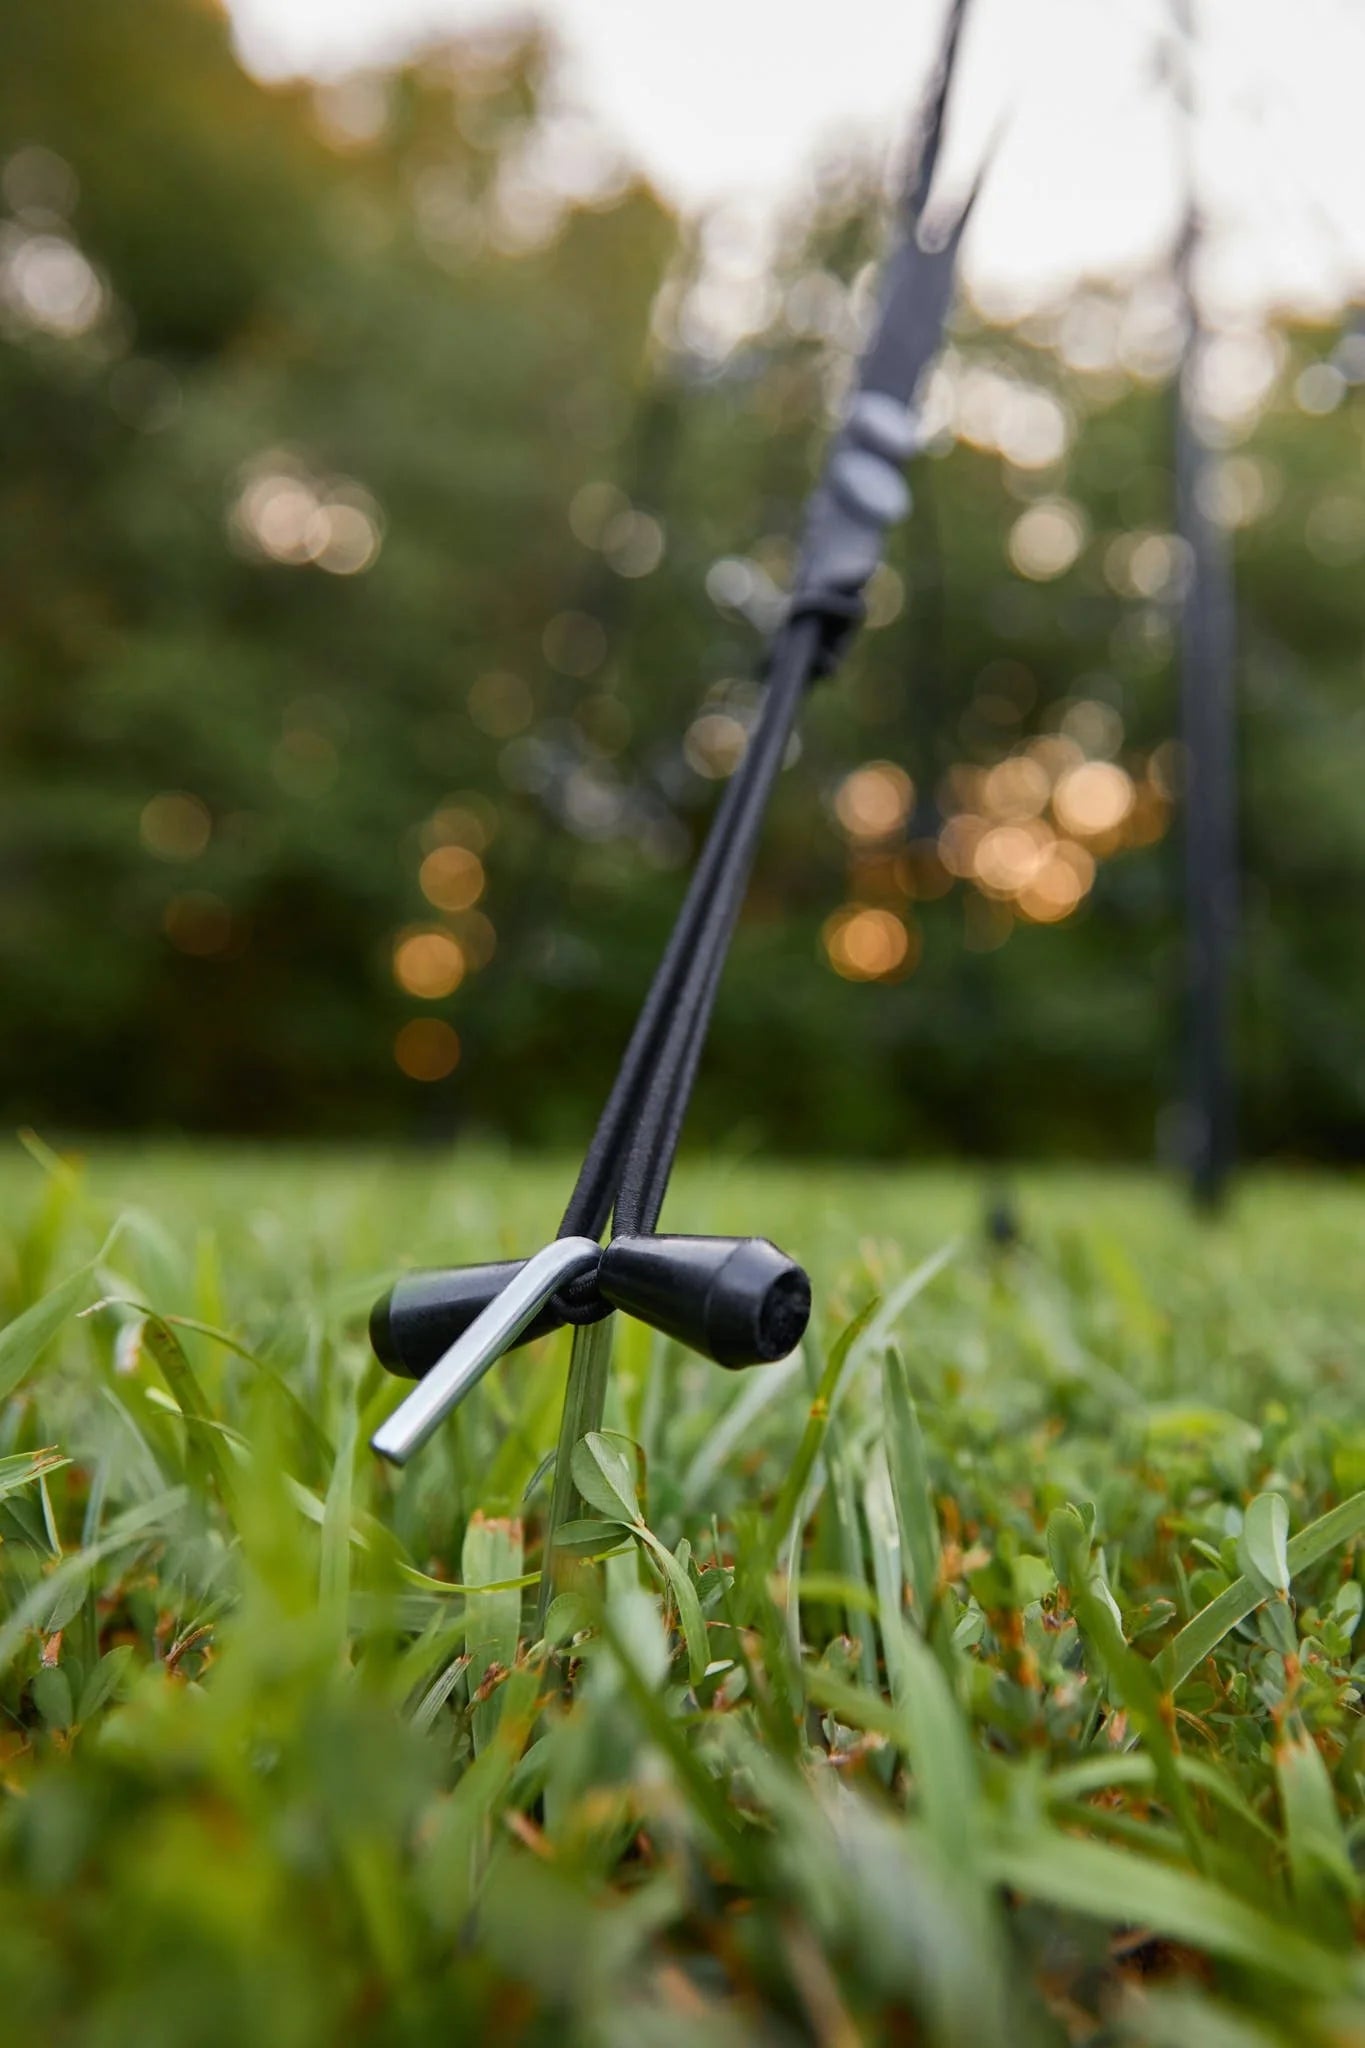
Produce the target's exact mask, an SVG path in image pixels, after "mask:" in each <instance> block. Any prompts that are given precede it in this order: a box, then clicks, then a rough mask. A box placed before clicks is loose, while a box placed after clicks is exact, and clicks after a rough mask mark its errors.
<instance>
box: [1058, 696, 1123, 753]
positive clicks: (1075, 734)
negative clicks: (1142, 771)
mask: <svg viewBox="0 0 1365 2048" xmlns="http://www.w3.org/2000/svg"><path fill="white" fill-rule="evenodd" d="M1062 732H1063V734H1064V736H1065V737H1066V738H1067V739H1069V740H1074V741H1075V742H1076V745H1077V746H1078V747H1079V748H1080V749H1081V752H1082V753H1083V754H1087V755H1088V756H1089V757H1090V759H1091V760H1092V761H1108V760H1112V759H1113V757H1114V755H1115V754H1117V752H1118V750H1119V748H1120V747H1121V746H1122V745H1123V720H1122V718H1121V717H1120V716H1119V714H1118V712H1117V711H1116V710H1115V709H1114V707H1113V705H1112V704H1102V703H1100V702H1099V700H1098V699H1097V698H1094V697H1082V698H1080V700H1079V701H1078V702H1077V703H1075V704H1073V705H1071V707H1070V708H1069V710H1068V711H1067V712H1066V715H1065V716H1064V718H1063V719H1062Z"/></svg>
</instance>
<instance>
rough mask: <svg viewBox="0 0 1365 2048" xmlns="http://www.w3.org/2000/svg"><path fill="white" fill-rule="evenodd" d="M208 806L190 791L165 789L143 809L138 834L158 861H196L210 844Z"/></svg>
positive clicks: (211, 826)
mask: <svg viewBox="0 0 1365 2048" xmlns="http://www.w3.org/2000/svg"><path fill="white" fill-rule="evenodd" d="M212 831H213V819H212V818H211V817H210V815H209V809H208V805H207V804H205V803H202V802H201V801H200V799H199V798H198V797H197V796H191V795H190V793H189V791H188V790H184V789H166V790H163V791H162V792H161V794H160V795H159V796H154V797H153V798H152V799H151V801H150V802H149V803H146V804H144V805H143V807H142V815H141V817H140V818H139V820H138V835H139V837H140V838H141V840H142V844H143V845H144V846H145V847H146V849H147V851H148V853H152V854H155V855H156V857H157V859H158V860H197V859H198V858H199V855H200V854H201V853H202V852H203V851H204V849H205V847H206V846H207V845H208V843H209V837H210V835H211V833H212Z"/></svg>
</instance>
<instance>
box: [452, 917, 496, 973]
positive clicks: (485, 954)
mask: <svg viewBox="0 0 1365 2048" xmlns="http://www.w3.org/2000/svg"><path fill="white" fill-rule="evenodd" d="M454 923H455V939H456V942H457V944H458V945H459V948H460V951H461V952H462V953H463V954H464V964H465V967H466V969H467V970H468V972H469V973H470V974H477V973H478V971H479V969H480V968H481V967H487V965H488V963H489V961H490V960H491V959H492V958H493V955H494V954H495V953H496V952H497V950H498V935H497V933H496V932H495V931H494V929H493V926H492V923H491V921H490V920H489V919H488V918H486V917H485V916H484V914H483V912H482V911H481V910H466V911H464V912H463V913H462V914H461V915H460V916H458V917H457V918H456V919H455V920H454Z"/></svg>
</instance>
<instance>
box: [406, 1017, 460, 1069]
mask: <svg viewBox="0 0 1365 2048" xmlns="http://www.w3.org/2000/svg"><path fill="white" fill-rule="evenodd" d="M393 1056H394V1059H395V1060H396V1061H397V1063H398V1066H399V1068H400V1070H401V1071H402V1072H403V1073H405V1074H406V1075H407V1077H408V1079H409V1080H410V1081H444V1079H445V1078H446V1075H447V1074H453V1073H454V1071H455V1069H456V1067H457V1066H458V1065H459V1063H460V1038H459V1033H458V1032H457V1031H455V1030H454V1029H453V1028H452V1027H451V1026H450V1025H449V1024H447V1023H446V1022H445V1020H444V1019H443V1018H441V1017H413V1018H411V1019H410V1020H409V1021H408V1023H406V1024H405V1025H404V1026H403V1027H402V1029H401V1030H400V1031H399V1033H398V1035H397V1037H396V1038H395V1039H394V1041H393Z"/></svg>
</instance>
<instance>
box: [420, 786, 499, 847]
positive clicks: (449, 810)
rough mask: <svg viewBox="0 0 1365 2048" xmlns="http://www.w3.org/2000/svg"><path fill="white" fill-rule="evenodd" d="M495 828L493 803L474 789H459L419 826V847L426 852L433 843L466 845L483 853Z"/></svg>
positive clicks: (495, 817)
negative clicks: (420, 844) (456, 793)
mask: <svg viewBox="0 0 1365 2048" xmlns="http://www.w3.org/2000/svg"><path fill="white" fill-rule="evenodd" d="M497 829H498V813H497V808H496V806H495V805H494V804H492V803H490V802H489V800H488V798H487V797H486V796H484V795H482V794H481V793H480V792H479V791H478V790H472V789H471V790H461V791H460V792H459V794H458V795H457V796H453V797H451V799H450V800H449V802H448V803H443V804H442V805H441V807H440V809H439V810H438V811H435V812H433V813H432V815H431V817H430V818H429V819H428V820H427V822H426V824H425V825H424V826H423V827H422V832H421V840H422V850H423V852H424V853H430V852H431V851H432V849H433V847H437V846H467V847H468V848H469V850H470V852H471V853H483V852H484V851H485V849H486V848H487V847H488V846H489V844H490V843H491V841H492V839H493V837H494V835H495V834H496V832H497Z"/></svg>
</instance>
